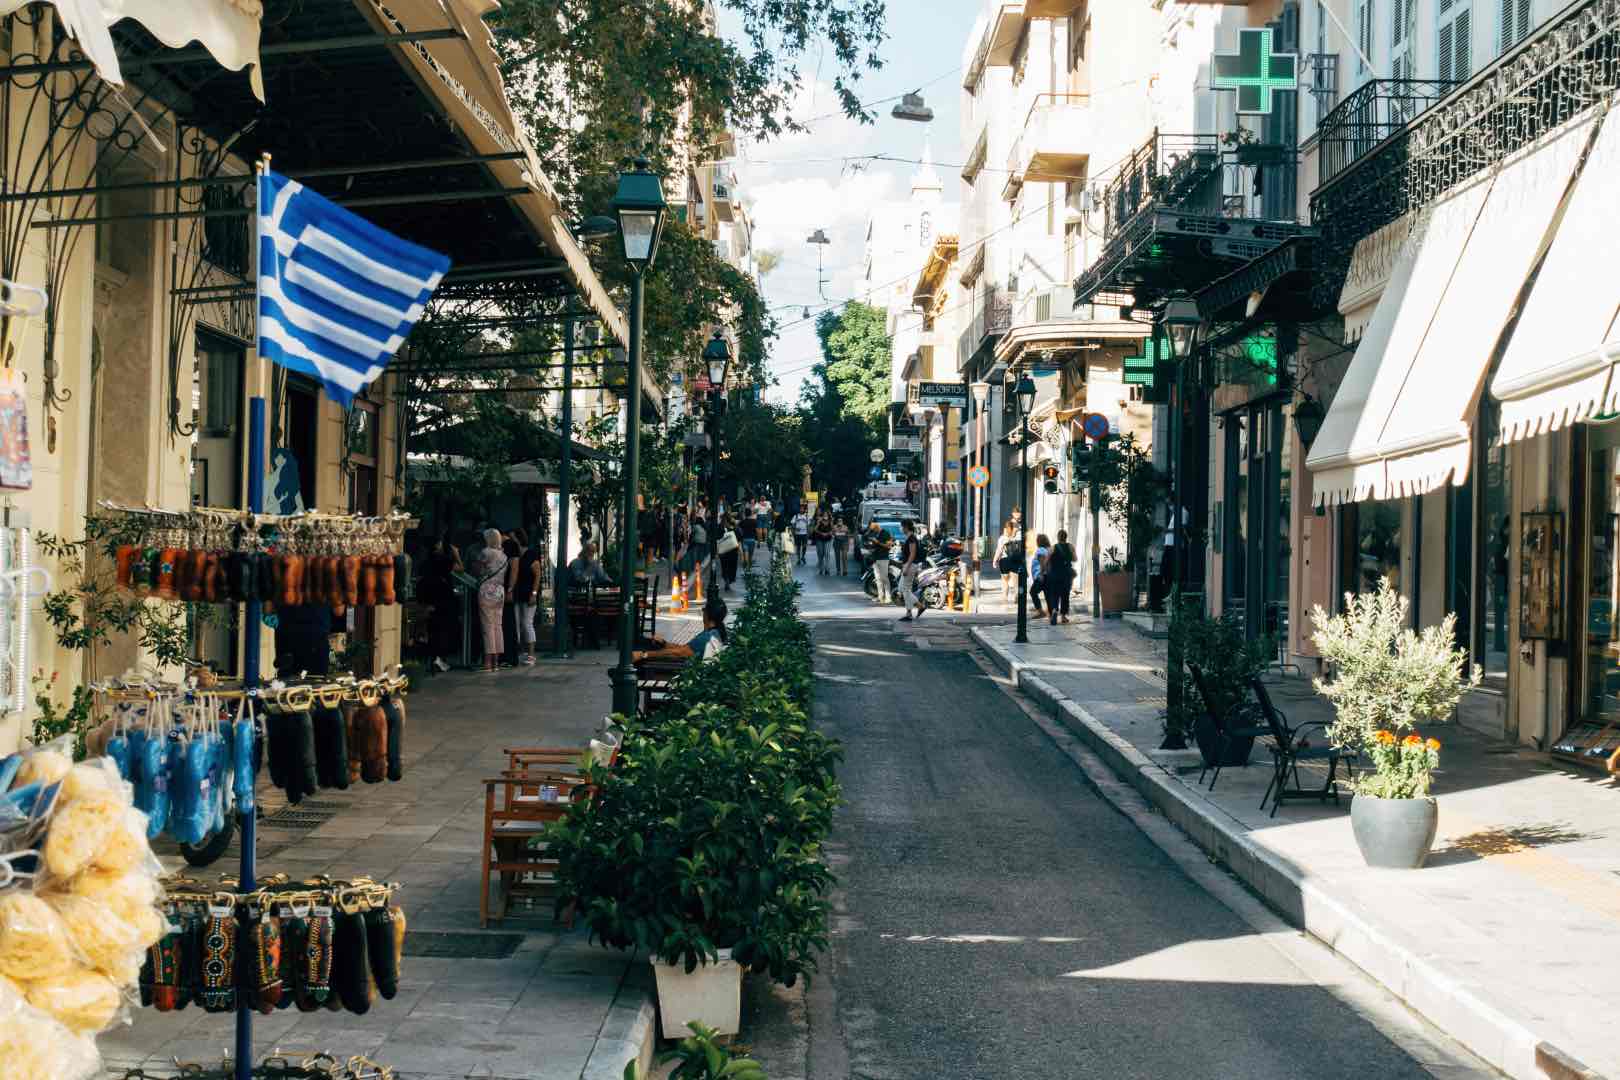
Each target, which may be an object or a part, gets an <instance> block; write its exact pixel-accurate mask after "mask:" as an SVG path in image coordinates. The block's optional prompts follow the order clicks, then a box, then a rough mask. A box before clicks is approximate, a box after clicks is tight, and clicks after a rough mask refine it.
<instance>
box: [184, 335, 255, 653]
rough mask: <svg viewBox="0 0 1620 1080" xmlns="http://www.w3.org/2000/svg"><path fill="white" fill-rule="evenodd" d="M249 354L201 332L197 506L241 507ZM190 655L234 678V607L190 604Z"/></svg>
mask: <svg viewBox="0 0 1620 1080" xmlns="http://www.w3.org/2000/svg"><path fill="white" fill-rule="evenodd" d="M245 362H246V354H245V352H244V350H243V348H242V346H241V345H238V344H235V343H233V342H231V341H229V340H227V339H226V338H224V337H220V336H218V335H215V334H210V333H206V332H204V331H198V333H197V369H196V376H195V379H196V381H195V383H194V384H193V392H192V401H193V403H194V409H195V412H193V414H192V418H191V423H192V429H193V430H192V435H191V503H192V505H193V506H219V507H231V508H240V507H241V506H242V474H243V469H244V462H243V459H242V454H243V445H244V444H243V440H244V435H245V433H244V432H243V430H242V412H243V388H242V373H243V369H244V366H245ZM188 610H189V611H190V613H191V614H190V615H189V616H188V619H189V623H190V627H189V629H190V636H191V655H192V657H193V658H195V659H197V660H202V661H206V662H207V663H210V664H212V665H214V667H215V668H216V669H218V670H219V671H220V672H221V673H224V674H236V671H237V647H236V645H237V643H236V627H235V626H234V625H232V621H233V617H234V613H235V611H236V609H235V607H234V606H232V605H228V604H226V605H219V604H208V605H203V604H192V605H188Z"/></svg>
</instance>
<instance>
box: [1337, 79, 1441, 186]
mask: <svg viewBox="0 0 1620 1080" xmlns="http://www.w3.org/2000/svg"><path fill="white" fill-rule="evenodd" d="M1457 85H1458V84H1457V83H1456V82H1455V81H1449V80H1445V79H1374V80H1372V81H1371V82H1369V83H1367V84H1366V85H1364V86H1360V87H1357V88H1356V90H1355V91H1354V92H1352V93H1351V94H1349V95H1348V96H1347V97H1345V99H1344V100H1343V101H1341V102H1339V104H1338V105H1336V106H1335V107H1334V109H1333V111H1332V112H1330V113H1328V114H1327V116H1325V117H1323V118H1322V122H1321V123H1320V124H1319V125H1317V129H1316V131H1317V141H1318V145H1319V146H1320V147H1321V150H1320V158H1319V160H1320V162H1321V181H1320V182H1321V183H1322V184H1326V183H1329V182H1330V181H1331V180H1332V179H1333V178H1334V177H1335V176H1338V175H1339V174H1340V173H1342V172H1344V170H1346V169H1348V168H1349V167H1350V166H1351V165H1353V164H1355V163H1356V161H1357V160H1359V159H1360V158H1362V157H1364V156H1366V155H1367V154H1369V153H1371V152H1372V150H1373V148H1374V147H1376V146H1377V145H1378V144H1379V143H1381V142H1383V141H1384V140H1385V139H1387V138H1389V137H1390V136H1391V135H1393V134H1395V133H1396V132H1397V131H1399V130H1401V129H1402V128H1404V127H1405V126H1406V125H1407V124H1410V123H1411V122H1412V121H1413V120H1415V119H1417V116H1418V114H1419V113H1422V112H1423V111H1424V110H1425V109H1427V108H1428V107H1429V106H1431V105H1433V104H1434V103H1435V102H1437V101H1439V100H1440V99H1441V98H1443V97H1445V96H1446V95H1447V94H1448V93H1450V92H1451V90H1452V88H1453V87H1455V86H1457Z"/></svg>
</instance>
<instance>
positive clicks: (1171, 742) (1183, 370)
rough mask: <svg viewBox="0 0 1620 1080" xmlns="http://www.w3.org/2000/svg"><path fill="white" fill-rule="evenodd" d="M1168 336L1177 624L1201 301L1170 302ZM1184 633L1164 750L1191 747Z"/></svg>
mask: <svg viewBox="0 0 1620 1080" xmlns="http://www.w3.org/2000/svg"><path fill="white" fill-rule="evenodd" d="M1159 321H1160V322H1161V323H1162V324H1163V327H1162V330H1163V333H1164V336H1165V339H1166V340H1167V341H1168V342H1169V343H1170V360H1171V362H1172V363H1173V364H1175V366H1176V378H1175V382H1174V383H1173V384H1172V385H1173V397H1172V401H1171V405H1170V524H1169V528H1167V529H1166V530H1165V539H1166V542H1167V543H1168V544H1169V546H1170V550H1169V551H1168V552H1166V553H1165V555H1166V557H1167V558H1168V559H1169V562H1170V620H1171V623H1172V625H1173V624H1174V623H1175V622H1176V620H1178V619H1180V618H1181V586H1182V580H1181V579H1182V578H1183V577H1184V576H1185V574H1186V569H1185V568H1186V563H1187V556H1186V548H1187V543H1188V536H1187V535H1186V534H1187V530H1186V528H1185V525H1186V524H1187V508H1186V501H1187V490H1186V489H1187V482H1186V462H1185V461H1184V460H1183V458H1184V457H1185V453H1184V450H1185V448H1184V446H1183V443H1184V442H1185V439H1186V426H1187V365H1188V364H1190V363H1191V362H1192V360H1193V357H1194V355H1195V354H1196V352H1197V350H1198V344H1199V337H1200V335H1201V333H1202V331H1203V328H1204V317H1203V315H1202V314H1201V313H1200V312H1199V310H1198V302H1197V301H1196V300H1191V299H1185V298H1184V299H1179V300H1172V301H1170V302H1169V303H1168V304H1166V305H1165V308H1164V314H1163V315H1162V316H1161V317H1160V320H1159ZM1180 641H1181V635H1180V634H1178V633H1176V632H1175V630H1174V629H1172V631H1171V634H1170V649H1169V653H1168V655H1167V656H1166V660H1167V663H1166V665H1165V666H1166V667H1167V668H1168V669H1169V671H1168V677H1167V678H1166V680H1165V684H1166V685H1165V703H1166V705H1167V708H1168V711H1169V714H1170V715H1169V722H1168V723H1166V724H1165V725H1164V730H1165V736H1164V742H1163V743H1162V744H1161V745H1160V749H1163V750H1185V749H1186V748H1187V740H1186V738H1185V733H1184V732H1183V731H1182V724H1181V715H1182V712H1183V710H1182V708H1181V703H1182V702H1183V701H1184V700H1185V698H1186V695H1185V693H1184V690H1185V681H1184V679H1183V676H1182V671H1181V667H1182V657H1181V648H1180Z"/></svg>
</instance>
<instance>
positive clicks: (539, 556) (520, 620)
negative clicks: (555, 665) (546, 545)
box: [512, 529, 546, 667]
mask: <svg viewBox="0 0 1620 1080" xmlns="http://www.w3.org/2000/svg"><path fill="white" fill-rule="evenodd" d="M518 534H519V535H520V536H521V535H522V530H521V529H519V530H518ZM525 540H527V538H526V537H525ZM545 566H546V554H545V552H544V551H542V550H541V549H540V545H539V544H538V543H535V542H528V543H526V544H525V546H524V548H523V553H522V554H521V555H520V556H519V557H518V572H517V582H516V584H515V586H514V588H513V594H514V595H513V608H512V614H513V617H514V618H515V619H516V621H517V638H518V652H519V654H520V655H519V656H518V662H519V663H520V664H523V665H524V666H525V667H532V666H533V665H534V647H535V640H534V616H535V613H536V612H537V611H538V610H539V609H540V583H541V582H542V581H544V580H545Z"/></svg>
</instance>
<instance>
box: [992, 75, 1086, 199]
mask: <svg viewBox="0 0 1620 1080" xmlns="http://www.w3.org/2000/svg"><path fill="white" fill-rule="evenodd" d="M1092 134H1093V132H1092V124H1091V95H1089V94H1037V95H1036V96H1035V101H1034V103H1033V104H1032V105H1030V107H1029V112H1028V113H1027V114H1025V116H1024V126H1023V129H1022V130H1021V131H1020V132H1019V133H1018V137H1017V138H1016V139H1014V140H1013V145H1012V151H1011V153H1010V154H1008V157H1007V171H1008V174H1009V175H1012V176H1018V177H1020V178H1021V179H1022V181H1023V182H1024V183H1059V184H1060V183H1063V182H1064V181H1068V180H1074V181H1081V180H1084V179H1085V175H1086V161H1087V159H1088V158H1089V157H1090V150H1089V147H1090V145H1091V142H1092Z"/></svg>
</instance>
